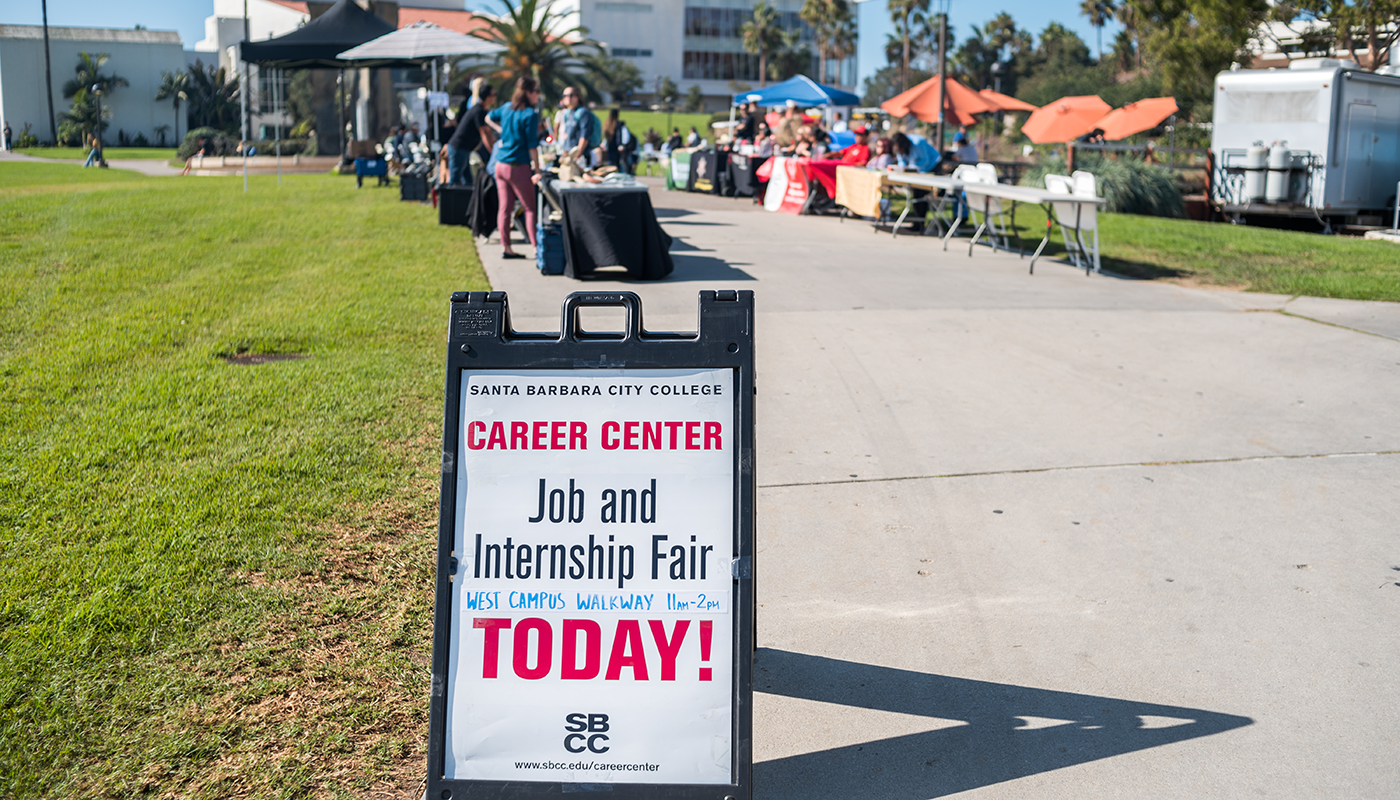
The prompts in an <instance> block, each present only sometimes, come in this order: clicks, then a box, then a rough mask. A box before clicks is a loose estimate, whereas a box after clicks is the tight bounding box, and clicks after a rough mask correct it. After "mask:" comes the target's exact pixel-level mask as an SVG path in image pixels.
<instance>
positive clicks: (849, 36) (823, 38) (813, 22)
mask: <svg viewBox="0 0 1400 800" xmlns="http://www.w3.org/2000/svg"><path fill="white" fill-rule="evenodd" d="M798 16H800V17H801V18H802V21H803V22H806V23H807V24H808V25H809V26H810V27H811V28H812V37H813V38H814V39H816V42H817V75H818V78H817V80H819V81H825V80H826V60H827V58H828V57H830V58H833V59H837V58H845V57H846V56H847V55H848V53H847V52H846V51H848V50H850V49H851V48H852V46H853V43H854V41H855V25H854V24H853V22H852V20H851V6H850V4H849V3H847V2H846V0H806V2H805V3H803V5H802V10H801V11H799V12H798ZM838 54H839V55H838Z"/></svg>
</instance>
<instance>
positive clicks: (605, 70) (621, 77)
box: [588, 53, 646, 103]
mask: <svg viewBox="0 0 1400 800" xmlns="http://www.w3.org/2000/svg"><path fill="white" fill-rule="evenodd" d="M588 68H589V70H590V71H591V72H592V73H593V75H594V78H593V85H594V86H596V87H597V88H598V90H599V91H602V92H607V94H608V102H610V103H621V102H623V101H624V100H626V99H627V97H628V96H630V95H631V94H632V93H633V92H635V91H637V90H638V89H640V88H642V87H643V86H645V85H646V81H645V80H643V79H642V71H641V70H639V69H637V65H636V64H633V63H632V62H631V61H628V60H627V59H625V58H613V57H612V56H609V55H605V54H602V53H600V54H598V56H597V57H595V58H590V59H588Z"/></svg>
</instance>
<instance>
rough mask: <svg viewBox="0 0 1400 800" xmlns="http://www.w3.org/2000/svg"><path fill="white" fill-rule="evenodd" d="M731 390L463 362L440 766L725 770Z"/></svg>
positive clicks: (552, 776)
mask: <svg viewBox="0 0 1400 800" xmlns="http://www.w3.org/2000/svg"><path fill="white" fill-rule="evenodd" d="M733 392H734V374H733V371H732V370H724V369H720V370H694V369H684V370H678V369H665V370H663V369H648V370H600V369H590V370H577V371H545V370H514V371H507V370H492V371H470V372H463V375H462V386H461V402H462V407H461V423H460V429H461V438H460V440H459V442H458V449H457V452H458V469H457V509H456V515H457V516H456V542H455V553H454V555H455V557H456V559H457V561H458V567H457V573H456V576H455V577H454V579H453V582H452V613H453V628H452V633H453V635H452V640H451V643H450V656H449V663H448V687H447V688H448V695H447V752H446V757H445V763H444V772H445V777H446V778H449V779H453V778H455V779H461V780H498V781H547V782H563V783H695V784H725V783H731V782H732V781H731V758H730V747H731V741H730V740H731V731H732V708H731V698H732V697H733V686H732V667H731V665H732V663H733V638H734V626H733V620H734V617H733V608H732V604H733V600H732V586H733V583H732V578H731V562H732V560H733V556H734V553H733V538H734V452H735V451H734V448H735V447H736V446H737V440H736V437H737V434H738V432H737V431H736V430H735V428H734V400H735V398H734V395H733Z"/></svg>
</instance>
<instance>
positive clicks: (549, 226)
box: [535, 222, 564, 275]
mask: <svg viewBox="0 0 1400 800" xmlns="http://www.w3.org/2000/svg"><path fill="white" fill-rule="evenodd" d="M535 266H536V267H538V268H539V270H540V274H541V275H563V274H564V228H563V226H562V225H561V224H560V223H558V222H541V223H538V224H536V225H535Z"/></svg>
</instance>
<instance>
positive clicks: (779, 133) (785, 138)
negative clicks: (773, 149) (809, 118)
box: [773, 100, 804, 149]
mask: <svg viewBox="0 0 1400 800" xmlns="http://www.w3.org/2000/svg"><path fill="white" fill-rule="evenodd" d="M803 124H804V123H803V121H802V112H801V111H798V110H797V101H795V100H789V101H787V111H784V112H783V120H782V122H779V123H778V129H777V130H776V131H774V132H773V138H774V139H775V140H776V142H775V144H777V146H778V147H779V148H781V149H790V148H791V147H792V146H793V145H795V144H796V143H797V134H798V133H799V132H800V131H801V130H802V125H803Z"/></svg>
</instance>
